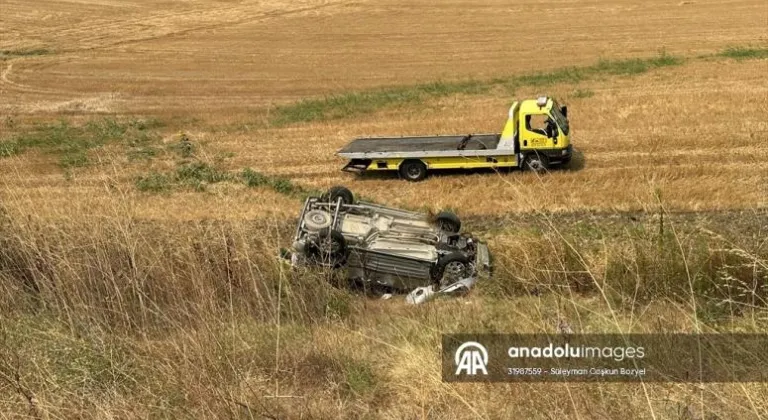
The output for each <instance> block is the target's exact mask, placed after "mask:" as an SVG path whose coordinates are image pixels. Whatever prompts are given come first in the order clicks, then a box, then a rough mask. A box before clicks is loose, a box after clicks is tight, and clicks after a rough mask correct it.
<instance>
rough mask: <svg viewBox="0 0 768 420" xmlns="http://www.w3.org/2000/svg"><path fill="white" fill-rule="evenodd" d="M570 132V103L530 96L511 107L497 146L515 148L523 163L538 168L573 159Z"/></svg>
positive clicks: (531, 167) (507, 148)
mask: <svg viewBox="0 0 768 420" xmlns="http://www.w3.org/2000/svg"><path fill="white" fill-rule="evenodd" d="M569 134H570V127H569V126H568V109H567V107H565V106H560V105H559V104H558V103H557V102H556V101H555V100H554V99H552V98H547V97H540V98H538V99H535V100H534V99H528V100H524V101H521V102H514V103H513V104H512V106H511V107H510V109H509V118H508V119H507V123H506V124H505V126H504V130H503V131H502V133H501V138H500V139H499V146H498V148H499V149H506V150H509V149H513V150H514V151H515V153H516V154H519V156H521V159H520V160H521V162H520V163H522V164H525V165H526V166H530V168H529V169H534V170H538V169H543V168H546V167H548V166H549V165H550V164H559V163H563V164H564V163H568V162H569V161H570V160H571V155H572V146H571V144H570V139H569Z"/></svg>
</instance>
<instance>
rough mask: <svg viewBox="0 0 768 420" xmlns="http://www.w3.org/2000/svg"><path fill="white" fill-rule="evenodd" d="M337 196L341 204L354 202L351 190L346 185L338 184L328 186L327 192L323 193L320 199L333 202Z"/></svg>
mask: <svg viewBox="0 0 768 420" xmlns="http://www.w3.org/2000/svg"><path fill="white" fill-rule="evenodd" d="M339 197H341V203H342V204H352V203H354V202H355V196H354V195H353V194H352V191H350V190H349V189H348V188H347V187H342V186H340V185H337V186H334V187H331V188H329V189H328V192H326V193H325V194H323V196H322V197H320V198H321V199H322V201H328V202H331V203H335V202H336V200H338V199H339Z"/></svg>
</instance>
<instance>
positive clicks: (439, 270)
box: [432, 252, 470, 286]
mask: <svg viewBox="0 0 768 420" xmlns="http://www.w3.org/2000/svg"><path fill="white" fill-rule="evenodd" d="M469 274H470V261H469V257H467V256H466V255H465V254H464V253H462V252H452V253H450V254H447V255H445V256H443V257H441V258H440V259H439V260H437V264H436V265H435V269H434V271H433V272H432V280H434V282H435V283H437V284H439V285H441V286H446V285H447V284H443V278H444V277H448V279H446V280H447V281H448V282H450V283H453V282H455V281H458V280H460V279H463V278H465V277H467V276H468V275H469Z"/></svg>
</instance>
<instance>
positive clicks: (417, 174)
mask: <svg viewBox="0 0 768 420" xmlns="http://www.w3.org/2000/svg"><path fill="white" fill-rule="evenodd" d="M399 172H400V176H401V177H403V178H405V179H407V180H408V181H413V182H416V181H421V180H422V179H424V178H426V177H427V165H425V164H424V162H422V161H420V160H416V159H409V160H406V161H404V162H403V163H401V164H400V171H399Z"/></svg>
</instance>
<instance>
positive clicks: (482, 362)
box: [454, 341, 488, 375]
mask: <svg viewBox="0 0 768 420" xmlns="http://www.w3.org/2000/svg"><path fill="white" fill-rule="evenodd" d="M454 360H455V362H456V375H460V374H461V373H464V374H466V375H476V374H478V373H479V372H482V374H483V375H487V374H488V370H487V369H486V366H488V350H486V349H485V346H483V345H482V344H480V343H478V342H476V341H467V342H466V343H464V344H462V345H460V346H459V348H457V349H456V355H455V356H454Z"/></svg>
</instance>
